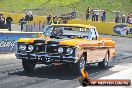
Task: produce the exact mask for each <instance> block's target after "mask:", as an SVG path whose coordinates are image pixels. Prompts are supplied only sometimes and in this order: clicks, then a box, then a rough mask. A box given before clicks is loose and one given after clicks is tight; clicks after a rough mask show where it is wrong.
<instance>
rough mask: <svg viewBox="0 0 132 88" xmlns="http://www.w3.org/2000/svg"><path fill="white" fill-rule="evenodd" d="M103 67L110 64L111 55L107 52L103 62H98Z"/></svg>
mask: <svg viewBox="0 0 132 88" xmlns="http://www.w3.org/2000/svg"><path fill="white" fill-rule="evenodd" d="M98 66H99V67H101V68H107V67H108V66H109V55H108V54H107V55H106V56H105V58H104V60H103V61H102V62H99V63H98Z"/></svg>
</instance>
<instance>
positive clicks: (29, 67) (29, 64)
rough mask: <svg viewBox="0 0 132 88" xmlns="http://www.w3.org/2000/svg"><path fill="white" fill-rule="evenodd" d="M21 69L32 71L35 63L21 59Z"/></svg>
mask: <svg viewBox="0 0 132 88" xmlns="http://www.w3.org/2000/svg"><path fill="white" fill-rule="evenodd" d="M22 65H23V69H24V71H26V72H30V71H33V70H34V68H35V65H36V63H33V62H30V61H28V60H22Z"/></svg>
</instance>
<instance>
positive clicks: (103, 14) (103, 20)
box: [101, 10, 106, 22]
mask: <svg viewBox="0 0 132 88" xmlns="http://www.w3.org/2000/svg"><path fill="white" fill-rule="evenodd" d="M101 20H102V22H105V21H106V11H105V10H102V16H101Z"/></svg>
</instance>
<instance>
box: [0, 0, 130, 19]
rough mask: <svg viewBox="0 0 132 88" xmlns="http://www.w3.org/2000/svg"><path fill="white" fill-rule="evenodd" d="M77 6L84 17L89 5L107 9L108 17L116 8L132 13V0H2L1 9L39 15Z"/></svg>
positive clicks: (60, 11) (0, 2)
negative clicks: (29, 11) (28, 11)
mask: <svg viewBox="0 0 132 88" xmlns="http://www.w3.org/2000/svg"><path fill="white" fill-rule="evenodd" d="M73 7H76V9H77V11H78V12H77V13H78V15H77V16H78V18H81V17H84V15H85V11H86V9H87V7H90V8H91V9H95V8H98V9H106V10H107V14H108V19H111V18H112V16H113V15H112V13H113V11H114V10H120V11H121V12H123V14H128V13H132V10H131V9H132V0H0V8H1V11H7V12H19V13H26V11H27V10H32V11H33V13H34V14H37V15H48V14H51V15H60V14H64V13H68V12H70V11H71V10H72V9H73Z"/></svg>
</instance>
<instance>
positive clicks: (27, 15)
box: [25, 11, 33, 21]
mask: <svg viewBox="0 0 132 88" xmlns="http://www.w3.org/2000/svg"><path fill="white" fill-rule="evenodd" d="M25 20H26V21H33V13H32V12H31V11H28V12H27V14H26V16H25Z"/></svg>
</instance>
